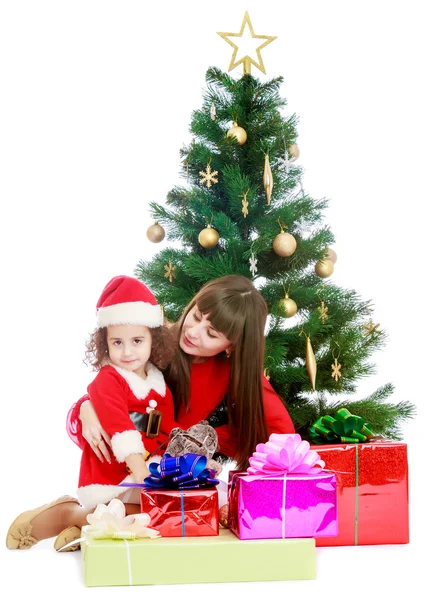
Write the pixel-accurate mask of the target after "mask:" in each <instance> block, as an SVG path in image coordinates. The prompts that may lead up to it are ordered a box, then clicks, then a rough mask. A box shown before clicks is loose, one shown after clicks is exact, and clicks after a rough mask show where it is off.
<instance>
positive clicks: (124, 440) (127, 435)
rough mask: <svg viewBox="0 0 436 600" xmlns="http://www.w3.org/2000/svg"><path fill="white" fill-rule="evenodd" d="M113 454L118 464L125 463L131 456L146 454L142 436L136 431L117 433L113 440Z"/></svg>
mask: <svg viewBox="0 0 436 600" xmlns="http://www.w3.org/2000/svg"><path fill="white" fill-rule="evenodd" d="M111 443H112V452H113V453H114V455H115V458H116V459H117V461H118V462H120V463H121V462H125V460H126V458H127V457H128V456H129V454H142V455H144V454H145V448H144V444H143V442H142V435H141V433H140V432H139V431H136V429H132V430H128V431H122V432H121V433H116V434H115V435H114V436H113V437H112V439H111Z"/></svg>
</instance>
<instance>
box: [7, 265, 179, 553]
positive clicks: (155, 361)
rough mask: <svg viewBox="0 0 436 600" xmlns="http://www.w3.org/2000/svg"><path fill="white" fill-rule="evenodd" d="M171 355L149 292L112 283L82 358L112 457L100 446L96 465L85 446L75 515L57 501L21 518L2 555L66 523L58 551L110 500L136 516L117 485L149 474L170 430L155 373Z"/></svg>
mask: <svg viewBox="0 0 436 600" xmlns="http://www.w3.org/2000/svg"><path fill="white" fill-rule="evenodd" d="M174 348H175V345H174V343H173V337H172V336H171V334H170V333H169V330H168V329H167V328H166V327H164V326H163V313H162V309H161V307H160V306H159V305H158V304H157V302H156V299H155V297H154V296H153V294H152V293H151V292H150V290H149V289H148V288H147V287H146V286H145V285H144V284H143V283H141V282H140V281H138V280H136V279H133V278H132V277H126V276H118V277H114V278H113V279H111V281H110V282H109V283H108V284H107V285H106V287H105V288H104V290H103V292H102V294H101V296H100V299H99V300H98V303H97V329H96V331H95V332H94V333H93V334H92V336H91V338H90V340H89V342H88V351H87V358H88V361H89V362H90V363H91V365H92V366H93V368H94V370H97V371H98V374H97V376H96V377H95V379H94V381H93V382H92V383H91V384H90V385H89V387H88V395H87V396H85V397H84V398H89V399H90V400H91V401H92V404H93V406H94V409H95V411H96V414H97V415H98V419H99V422H100V423H101V426H102V427H103V429H104V432H105V433H104V436H105V440H107V442H108V443H109V446H110V450H111V452H109V450H108V448H107V447H106V448H105V457H106V460H105V461H102V460H101V459H100V457H99V456H98V452H96V450H98V448H99V445H100V444H101V443H102V442H101V438H100V439H97V438H94V439H92V440H91V445H88V444H84V446H83V451H82V460H81V464H80V475H79V488H78V492H77V493H78V499H79V502H80V504H81V505H82V508H80V507H79V506H78V503H77V500H75V499H74V498H69V497H65V496H64V497H62V498H59V499H58V500H57V501H55V502H54V503H52V504H50V505H48V506H44V507H41V508H39V509H35V510H34V511H30V512H27V513H23V514H22V515H20V516H19V517H18V518H17V519H16V520H15V521H14V523H12V525H11V527H10V528H9V531H8V535H7V540H6V545H7V547H8V548H10V549H17V548H23V547H25V548H28V547H30V546H32V545H33V544H34V543H36V542H37V541H39V540H40V539H43V538H44V537H51V536H52V535H56V534H59V533H60V532H61V529H63V528H64V527H66V526H68V525H71V524H72V523H73V524H74V525H75V527H74V528H72V530H71V528H70V529H68V530H67V531H66V532H64V533H61V535H60V536H58V539H57V540H56V542H55V547H57V548H58V547H61V546H62V545H64V544H65V543H68V542H69V541H71V540H72V539H76V538H77V535H78V534H80V529H79V527H80V526H82V525H84V524H85V523H86V520H85V517H86V515H87V514H88V513H89V512H91V509H93V508H94V507H95V506H97V504H99V503H107V502H109V501H110V500H112V498H115V497H119V498H120V499H122V500H123V501H124V502H125V503H126V509H127V513H128V514H132V513H133V512H139V508H138V504H139V495H138V490H137V488H130V489H128V490H127V491H126V488H122V487H118V484H119V483H121V482H129V481H133V482H136V483H139V482H142V481H143V480H144V478H145V477H147V476H148V475H149V471H148V467H147V464H146V461H145V459H146V458H147V455H149V454H150V453H151V452H153V451H154V450H156V449H157V448H158V447H159V445H160V444H161V443H162V441H164V440H165V439H167V437H168V435H169V433H170V431H171V429H172V428H173V427H175V426H176V423H175V422H174V406H173V400H172V394H171V392H170V390H169V389H168V387H167V385H166V384H165V380H164V377H163V375H162V373H161V371H159V370H158V368H157V367H159V368H163V367H165V366H166V365H167V364H168V363H169V361H170V360H171V358H172V357H173V355H174ZM129 471H130V474H129ZM70 517H71V518H72V519H73V520H70ZM46 534H47V535H46Z"/></svg>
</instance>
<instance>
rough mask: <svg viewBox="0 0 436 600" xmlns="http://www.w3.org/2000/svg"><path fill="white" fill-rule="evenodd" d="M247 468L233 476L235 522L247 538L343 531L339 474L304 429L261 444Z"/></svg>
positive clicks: (240, 534)
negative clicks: (339, 514)
mask: <svg viewBox="0 0 436 600" xmlns="http://www.w3.org/2000/svg"><path fill="white" fill-rule="evenodd" d="M249 462H250V467H249V469H248V471H247V473H240V472H232V474H231V479H229V515H228V524H229V528H230V529H231V530H232V531H233V532H234V533H235V534H236V535H237V536H238V537H239V538H240V539H241V540H247V539H275V538H304V537H314V536H335V535H336V534H337V502H336V476H335V474H334V473H328V472H324V471H323V470H322V467H323V465H324V463H323V462H322V461H321V460H320V457H319V455H318V454H317V452H314V451H311V450H310V447H309V443H308V442H306V441H302V440H301V437H300V436H299V435H298V434H289V435H280V434H272V435H271V436H270V438H269V441H268V442H267V443H266V444H258V445H257V447H256V452H255V453H254V454H253V456H252V457H251V458H250V459H249Z"/></svg>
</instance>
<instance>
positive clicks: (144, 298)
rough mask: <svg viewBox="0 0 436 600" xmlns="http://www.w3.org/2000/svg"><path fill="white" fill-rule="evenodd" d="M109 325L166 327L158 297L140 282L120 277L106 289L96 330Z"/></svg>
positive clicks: (98, 305) (111, 281)
mask: <svg viewBox="0 0 436 600" xmlns="http://www.w3.org/2000/svg"><path fill="white" fill-rule="evenodd" d="M108 325H146V326H147V327H160V326H161V325H163V311H162V308H161V307H160V305H159V304H158V303H157V300H156V298H155V297H154V295H153V294H152V293H151V291H150V290H149V289H148V287H147V286H146V285H145V284H143V283H142V282H141V281H139V280H138V279H134V278H133V277H127V275H117V276H116V277H113V278H112V279H111V280H110V281H109V283H108V284H107V285H106V286H105V288H104V290H103V292H102V294H101V296H100V298H99V300H98V302H97V327H107V326H108Z"/></svg>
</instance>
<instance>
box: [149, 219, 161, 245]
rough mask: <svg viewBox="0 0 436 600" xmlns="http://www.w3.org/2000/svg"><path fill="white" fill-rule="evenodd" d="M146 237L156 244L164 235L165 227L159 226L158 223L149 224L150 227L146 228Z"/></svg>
mask: <svg viewBox="0 0 436 600" xmlns="http://www.w3.org/2000/svg"><path fill="white" fill-rule="evenodd" d="M147 237H148V239H149V240H150V242H153V243H154V244H158V243H159V242H161V241H162V240H163V239H164V237H165V229H164V228H163V227H161V226H160V225H159V224H158V223H155V224H154V225H150V227H149V228H148V229H147Z"/></svg>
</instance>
